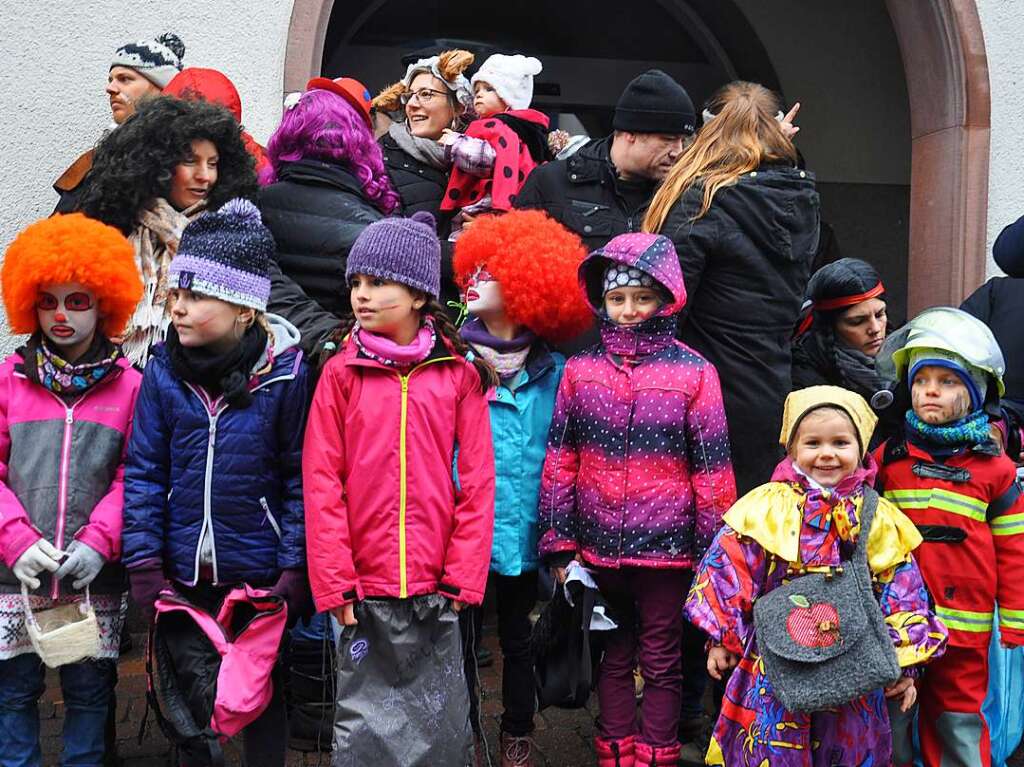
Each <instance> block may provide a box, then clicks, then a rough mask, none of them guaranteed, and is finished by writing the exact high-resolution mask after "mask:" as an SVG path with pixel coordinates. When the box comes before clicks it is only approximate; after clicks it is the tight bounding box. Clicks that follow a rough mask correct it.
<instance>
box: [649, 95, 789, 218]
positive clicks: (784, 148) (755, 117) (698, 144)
mask: <svg viewBox="0 0 1024 767" xmlns="http://www.w3.org/2000/svg"><path fill="white" fill-rule="evenodd" d="M781 107H782V102H781V100H780V99H779V97H778V96H777V95H776V94H775V93H773V92H772V91H770V90H768V89H767V88H765V87H764V86H763V85H758V84H757V83H748V82H744V81H743V80H737V81H735V82H731V83H729V84H728V85H725V86H723V87H722V88H720V89H719V90H718V91H717V92H716V93H715V94H714V95H713V96H712V97H711V100H710V101H708V104H707V111H709V112H711V114H713V115H714V119H712V120H706V121H705V123H704V126H703V127H702V128H701V129H700V132H699V133H697V136H696V138H695V139H694V140H693V143H692V144H690V146H689V147H687V149H686V150H685V151H684V152H683V154H682V156H681V157H680V158H679V160H678V161H677V162H676V164H675V165H674V166H673V167H672V170H670V171H669V172H668V176H666V177H665V181H664V182H663V183H662V185H661V187H660V188H659V189H658V192H657V194H655V195H654V199H653V200H652V201H651V206H650V207H649V208H648V209H647V215H646V216H644V224H643V230H644V231H645V232H655V233H656V232H659V231H660V230H661V227H662V226H663V225H664V223H665V219H666V218H668V214H669V211H670V210H671V209H672V207H673V206H674V205H675V204H676V202H678V201H679V198H680V197H682V196H683V194H685V193H686V191H687V190H688V189H690V187H692V186H694V185H695V184H701V185H702V186H703V187H704V200H703V204H702V205H701V208H700V211H699V212H698V213H697V215H696V216H694V219H698V218H700V217H701V216H703V215H704V214H705V213H707V212H708V208H710V207H711V202H712V200H714V198H715V193H716V192H718V190H719V189H721V188H722V187H724V186H729V185H731V184H734V183H736V179H738V178H739V177H740V176H742V175H743V174H744V173H749V172H750V171H752V170H756V169H757V167H758V166H759V165H761V163H763V162H766V161H769V162H770V161H779V160H789V161H790V162H793V163H795V162H796V159H797V155H796V149H795V148H794V146H793V142H792V141H790V140H789V139H788V138H787V137H786V135H785V134H784V133H783V132H782V129H781V128H780V126H779V121H778V120H777V119H776V115H777V114H778V113H779V112H780V111H781Z"/></svg>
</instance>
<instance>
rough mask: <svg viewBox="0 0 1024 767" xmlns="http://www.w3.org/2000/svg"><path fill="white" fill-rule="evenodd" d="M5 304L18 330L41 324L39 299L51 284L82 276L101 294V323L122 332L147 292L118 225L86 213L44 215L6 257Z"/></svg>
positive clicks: (81, 280)
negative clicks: (43, 288) (38, 314)
mask: <svg viewBox="0 0 1024 767" xmlns="http://www.w3.org/2000/svg"><path fill="white" fill-rule="evenodd" d="M0 276H2V280H3V296H4V307H5V308H6V309H7V321H8V322H9V323H10V325H11V330H12V331H14V332H15V333H34V332H35V331H36V330H37V329H38V328H39V320H38V317H37V315H36V300H37V299H38V296H39V288H40V286H42V285H47V284H63V283H68V282H77V283H80V284H82V285H84V286H85V287H87V288H89V290H90V291H92V293H93V294H94V295H95V296H96V298H97V302H98V304H99V314H100V318H101V328H102V331H103V333H104V334H105V335H106V336H107V337H111V336H116V335H118V334H119V333H121V331H122V330H124V326H125V324H126V323H127V322H128V319H129V318H130V317H131V316H132V312H134V311H135V306H136V305H137V304H138V303H139V299H140V298H142V282H141V280H140V279H139V271H138V268H137V267H136V266H135V251H134V250H133V249H132V246H131V245H130V244H129V243H128V240H126V239H125V238H124V235H122V234H121V233H120V232H119V231H118V230H117V229H115V228H114V227H112V226H107V225H106V224H101V223H100V222H99V221H94V220H93V219H91V218H86V216H84V215H83V214H81V213H69V214H67V215H57V216H53V217H52V218H44V219H43V220H42V221H37V222H36V223H34V224H32V225H31V226H29V227H27V228H25V229H24V230H23V231H22V232H21V234H19V235H18V236H17V237H16V238H15V239H14V242H12V243H11V245H10V247H9V248H7V254H6V256H5V257H4V265H3V272H2V275H0Z"/></svg>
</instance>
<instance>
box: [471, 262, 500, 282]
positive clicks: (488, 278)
mask: <svg viewBox="0 0 1024 767" xmlns="http://www.w3.org/2000/svg"><path fill="white" fill-rule="evenodd" d="M481 282H494V275H493V274H491V273H490V272H489V271H487V267H486V266H478V267H477V269H476V271H475V272H473V274H472V276H470V278H469V284H470V285H479V284H480V283H481Z"/></svg>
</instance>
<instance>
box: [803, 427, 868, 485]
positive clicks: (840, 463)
mask: <svg viewBox="0 0 1024 767" xmlns="http://www.w3.org/2000/svg"><path fill="white" fill-rule="evenodd" d="M789 454H790V457H791V458H792V459H793V462H794V463H796V465H797V466H798V467H799V468H800V471H802V472H803V473H804V474H806V475H807V476H808V477H810V478H811V479H813V480H814V481H815V482H817V483H818V484H820V485H822V486H823V487H835V486H836V485H838V484H839V483H840V482H841V481H842V480H843V479H844V478H846V477H848V476H849V475H850V474H852V473H853V472H854V470H855V469H856V468H857V465H858V464H859V463H860V446H859V445H858V443H857V432H856V430H855V429H854V428H853V423H851V421H850V419H849V418H848V417H847V416H846V415H844V414H843V413H840V412H838V411H836V410H815V411H813V412H811V413H808V414H807V415H806V416H804V418H803V420H801V421H800V426H799V428H798V429H797V433H796V437H795V438H794V439H793V444H792V445H791V446H790V448H789Z"/></svg>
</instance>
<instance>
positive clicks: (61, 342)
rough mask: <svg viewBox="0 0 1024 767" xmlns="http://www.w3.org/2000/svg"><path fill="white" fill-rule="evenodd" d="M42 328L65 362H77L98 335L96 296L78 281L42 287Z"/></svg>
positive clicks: (39, 303)
mask: <svg viewBox="0 0 1024 767" xmlns="http://www.w3.org/2000/svg"><path fill="white" fill-rule="evenodd" d="M36 318H37V319H38V320H39V327H40V329H41V330H42V331H43V333H44V334H45V335H46V337H47V338H48V339H49V340H50V341H51V342H52V343H53V345H54V346H56V347H58V348H59V349H60V354H61V356H62V357H64V359H66V360H68V361H69V362H73V361H74V360H77V359H78V358H79V357H81V356H82V354H84V353H85V352H86V351H88V349H89V346H90V345H91V344H92V339H93V337H94V336H95V335H96V325H97V324H98V323H99V319H100V316H99V309H98V307H97V302H96V295H95V294H94V293H93V292H92V291H91V290H89V289H88V288H87V287H85V286H84V285H82V284H80V283H78V282H63V283H59V284H48V285H41V286H40V287H39V295H38V297H37V298H36Z"/></svg>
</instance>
